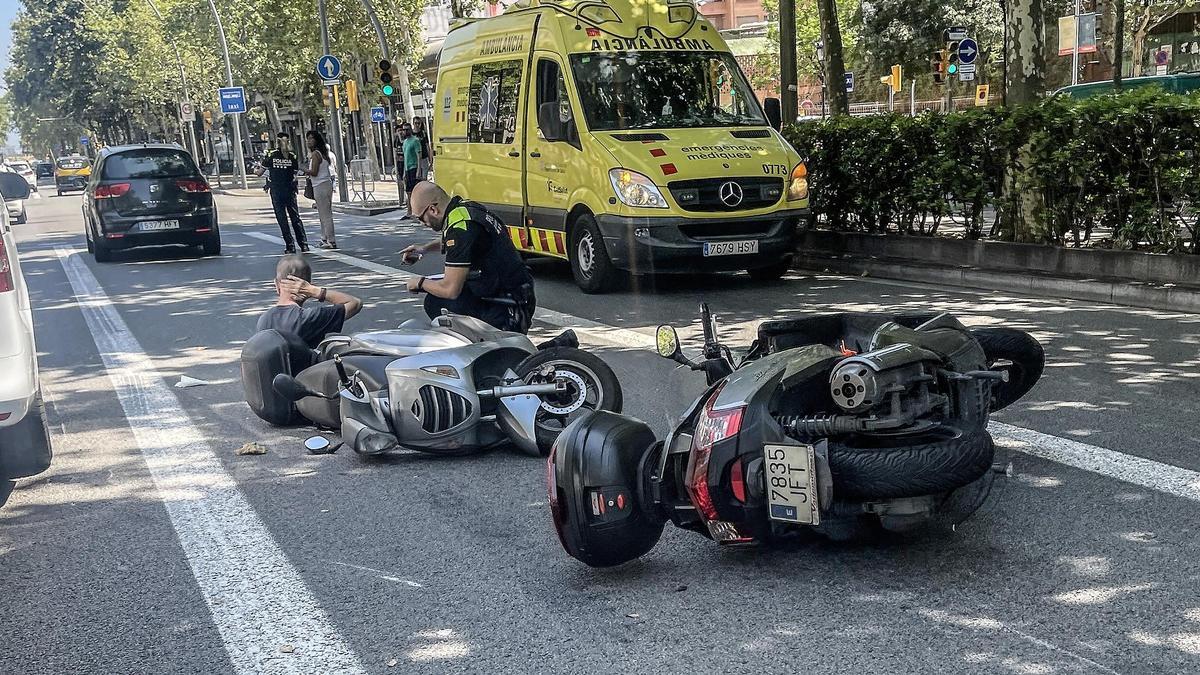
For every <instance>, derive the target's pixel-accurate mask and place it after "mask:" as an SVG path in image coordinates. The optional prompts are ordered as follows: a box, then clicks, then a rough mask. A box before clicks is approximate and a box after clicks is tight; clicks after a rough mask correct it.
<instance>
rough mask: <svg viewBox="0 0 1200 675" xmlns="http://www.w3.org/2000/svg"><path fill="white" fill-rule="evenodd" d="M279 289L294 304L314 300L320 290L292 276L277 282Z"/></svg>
mask: <svg viewBox="0 0 1200 675" xmlns="http://www.w3.org/2000/svg"><path fill="white" fill-rule="evenodd" d="M279 288H280V290H282V291H283V292H284V293H287V294H288V295H290V296H291V298H292V300H294V301H296V302H304V301H305V300H308V299H309V298H315V297H317V296H318V295H320V293H321V289H319V288H317V287H316V286H313V285H312V284H310V283H308V282H307V281H305V280H303V279H301V278H300V277H297V276H294V275H290V274H289V275H288V278H286V279H284V280H283V281H280V282H279Z"/></svg>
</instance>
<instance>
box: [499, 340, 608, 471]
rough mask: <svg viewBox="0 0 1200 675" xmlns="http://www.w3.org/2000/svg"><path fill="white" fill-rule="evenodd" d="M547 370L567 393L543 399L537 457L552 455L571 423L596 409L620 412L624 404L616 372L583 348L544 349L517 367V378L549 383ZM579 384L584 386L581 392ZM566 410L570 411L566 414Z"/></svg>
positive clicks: (538, 423) (537, 428)
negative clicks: (549, 368) (551, 372)
mask: <svg viewBox="0 0 1200 675" xmlns="http://www.w3.org/2000/svg"><path fill="white" fill-rule="evenodd" d="M548 367H553V369H554V370H553V373H554V375H553V380H559V379H563V380H566V381H567V384H568V392H567V394H566V395H563V396H551V397H544V398H543V399H542V406H541V408H539V409H538V415H537V425H536V428H535V432H536V435H537V446H538V454H539V455H540V456H542V457H545V456H547V455H549V454H550V448H551V447H552V446H553V445H554V441H555V440H557V439H558V435H559V434H561V433H562V431H563V429H565V428H566V427H567V425H568V424H570V423H571V422H573V421H575V420H576V419H580V418H581V417H584V416H586V415H590V414H591V413H593V412H595V411H597V410H608V411H610V412H616V413H619V412H621V408H622V405H623V397H622V393H621V383H620V382H619V381H618V380H617V375H616V373H614V372H613V371H612V368H610V367H609V366H608V364H607V363H605V362H604V361H603V360H601V359H600V358H599V357H597V356H593V355H592V354H589V353H587V352H585V351H583V350H582V349H574V348H572V347H554V348H551V349H543V350H541V351H539V352H538V353H536V354H534V355H532V356H530V357H529V358H527V359H525V360H524V361H522V362H521V363H520V365H518V366H517V368H516V373H517V377H520V378H521V380H522V381H524V382H526V383H530V384H532V383H535V382H543V381H547V380H546V378H545V376H544V375H543V372H544V371H546V370H547V368H548ZM553 380H549V381H553ZM578 382H583V383H584V386H583V390H582V391H581V390H580V389H579V388H578V384H577V383H578ZM567 410H569V412H565V413H564V412H563V411H567Z"/></svg>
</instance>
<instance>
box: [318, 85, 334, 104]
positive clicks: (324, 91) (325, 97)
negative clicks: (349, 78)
mask: <svg viewBox="0 0 1200 675" xmlns="http://www.w3.org/2000/svg"><path fill="white" fill-rule="evenodd" d="M332 93H333V89H332V88H331V87H321V103H323V104H324V105H325V107H326V108H328V107H329V104H330V101H331V99H330V95H331V94H332Z"/></svg>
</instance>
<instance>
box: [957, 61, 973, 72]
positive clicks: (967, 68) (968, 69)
mask: <svg viewBox="0 0 1200 675" xmlns="http://www.w3.org/2000/svg"><path fill="white" fill-rule="evenodd" d="M958 72H960V73H973V72H975V64H974V63H964V64H962V65H960V66H959V67H958Z"/></svg>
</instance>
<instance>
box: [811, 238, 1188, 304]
mask: <svg viewBox="0 0 1200 675" xmlns="http://www.w3.org/2000/svg"><path fill="white" fill-rule="evenodd" d="M793 267H795V268H797V269H801V270H808V271H818V272H819V271H829V272H835V273H838V274H852V275H854V276H862V275H864V274H865V275H868V276H873V277H879V278H884V279H896V280H900V281H916V282H923V283H930V284H941V285H946V286H958V287H963V288H976V289H982V290H994V291H1010V292H1014V293H1023V294H1028V295H1036V296H1044V297H1051V298H1069V299H1073V300H1090V301H1094V302H1104V303H1109V304H1114V305H1124V306H1128V307H1143V308H1148V309H1162V310H1168V311H1174V312H1188V313H1200V288H1193V287H1187V286H1177V285H1173V284H1156V283H1147V282H1129V281H1104V280H1102V279H1069V278H1063V277H1049V276H1044V275H1037V274H1015V273H1007V272H992V271H984V270H980V269H976V268H971V267H949V266H929V265H912V264H905V263H900V262H894V261H883V260H875V259H861V258H857V259H856V258H841V257H826V256H818V255H811V254H807V253H804V252H800V253H799V254H798V255H797V256H796V259H795V260H794V261H793Z"/></svg>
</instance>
